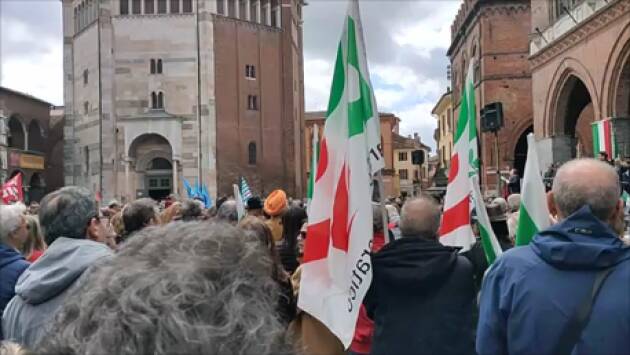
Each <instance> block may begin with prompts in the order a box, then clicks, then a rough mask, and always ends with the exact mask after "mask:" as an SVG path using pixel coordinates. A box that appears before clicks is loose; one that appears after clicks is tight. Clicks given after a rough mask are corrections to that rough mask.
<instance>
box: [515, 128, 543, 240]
mask: <svg viewBox="0 0 630 355" xmlns="http://www.w3.org/2000/svg"><path fill="white" fill-rule="evenodd" d="M549 225H550V220H549V209H548V208H547V194H546V193H545V185H544V184H543V180H542V175H541V170H540V164H539V163H538V152H537V151H536V140H535V139H534V134H533V133H530V134H528V135H527V162H526V163H525V173H524V175H523V187H522V189H521V206H520V208H519V212H518V226H517V228H516V245H527V244H529V242H530V241H531V240H532V238H533V237H534V235H536V234H537V233H538V232H540V231H541V230H543V229H546V228H547V227H549Z"/></svg>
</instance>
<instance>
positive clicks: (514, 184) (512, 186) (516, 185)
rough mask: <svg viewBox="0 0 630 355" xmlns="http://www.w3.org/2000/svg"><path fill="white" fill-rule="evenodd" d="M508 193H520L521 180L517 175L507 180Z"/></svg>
mask: <svg viewBox="0 0 630 355" xmlns="http://www.w3.org/2000/svg"><path fill="white" fill-rule="evenodd" d="M507 186H508V192H509V193H510V194H520V193H521V178H520V176H518V175H512V176H510V179H509V180H508V185H507Z"/></svg>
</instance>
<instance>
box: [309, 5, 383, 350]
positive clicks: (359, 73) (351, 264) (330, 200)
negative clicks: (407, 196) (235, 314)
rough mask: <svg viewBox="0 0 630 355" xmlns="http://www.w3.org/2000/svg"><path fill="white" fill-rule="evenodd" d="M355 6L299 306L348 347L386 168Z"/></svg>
mask: <svg viewBox="0 0 630 355" xmlns="http://www.w3.org/2000/svg"><path fill="white" fill-rule="evenodd" d="M364 43H365V42H364V40H363V31H362V27H361V19H360V15H359V3H358V1H357V0H351V1H350V2H349V6H348V12H347V16H346V20H345V24H344V29H343V32H342V36H341V41H340V43H339V47H338V50H337V60H336V63H335V69H334V74H333V82H332V88H331V93H330V100H329V105H328V112H327V115H326V121H325V125H324V131H323V136H322V139H321V143H320V154H319V160H318V164H317V169H316V174H314V175H315V182H314V186H313V195H312V200H311V204H310V206H309V209H310V210H309V216H308V229H307V238H306V245H305V250H304V263H303V264H302V278H301V282H300V294H299V297H298V306H299V307H300V309H302V310H304V311H305V312H307V313H309V314H310V315H312V316H314V317H315V318H317V319H318V320H319V321H321V322H322V323H323V324H325V325H326V326H327V327H328V329H330V331H331V332H332V333H333V334H335V336H337V337H338V338H339V339H340V340H341V342H342V343H343V344H344V346H345V347H346V348H347V347H349V346H350V343H351V342H352V337H353V335H354V329H355V325H356V321H357V317H358V314H359V313H358V312H359V308H360V306H361V302H362V300H363V298H364V296H365V294H366V292H367V290H368V288H369V286H370V283H371V281H372V265H371V260H370V251H371V250H370V242H371V240H372V234H373V233H372V206H371V201H370V200H371V196H372V186H371V181H372V176H373V174H372V173H373V172H375V171H378V170H379V169H380V168H382V167H383V159H382V156H381V155H380V152H379V149H378V148H379V147H378V146H379V144H380V132H379V122H378V111H377V109H376V102H375V100H374V94H373V90H372V85H371V83H370V77H369V73H368V70H367V60H366V55H365V45H364Z"/></svg>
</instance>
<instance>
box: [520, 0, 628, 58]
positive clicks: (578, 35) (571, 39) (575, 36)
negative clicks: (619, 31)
mask: <svg viewBox="0 0 630 355" xmlns="http://www.w3.org/2000/svg"><path fill="white" fill-rule="evenodd" d="M627 12H630V1H623V0H622V1H617V2H615V3H611V4H609V5H607V6H606V7H604V8H602V9H600V10H599V11H598V12H596V13H595V14H593V15H592V16H591V17H589V18H588V19H586V20H585V21H584V22H583V23H581V24H580V25H578V26H575V28H573V29H571V30H570V31H569V32H567V33H565V34H563V35H562V36H560V37H559V38H557V39H555V40H554V41H553V42H551V43H549V44H548V45H547V46H546V47H545V48H544V49H542V50H541V51H539V52H538V53H536V54H534V55H532V56H530V57H529V60H530V63H531V66H532V70H533V69H536V68H538V67H540V66H542V65H544V64H546V63H547V62H549V61H551V60H552V59H554V58H555V57H557V56H559V55H561V54H562V53H564V52H566V51H567V50H569V49H571V48H573V47H574V46H575V45H577V44H578V43H579V42H581V41H583V40H585V39H586V38H587V37H590V36H591V35H593V34H594V33H596V32H598V31H599V30H601V29H602V28H604V27H606V26H607V25H608V24H610V23H611V22H613V21H615V20H617V19H618V18H620V17H621V16H623V15H624V14H626V13H627Z"/></svg>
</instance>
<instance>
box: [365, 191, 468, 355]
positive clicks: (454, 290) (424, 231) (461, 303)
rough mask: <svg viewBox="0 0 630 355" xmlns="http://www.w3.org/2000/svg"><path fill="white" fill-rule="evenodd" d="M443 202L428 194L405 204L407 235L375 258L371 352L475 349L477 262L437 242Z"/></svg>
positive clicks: (403, 221) (369, 299) (403, 220)
mask: <svg viewBox="0 0 630 355" xmlns="http://www.w3.org/2000/svg"><path fill="white" fill-rule="evenodd" d="M440 216H441V211H440V206H439V205H438V204H437V203H436V202H435V200H433V198H432V197H429V196H420V197H417V198H414V199H411V200H408V201H407V202H406V203H405V205H404V206H403V208H402V211H401V218H400V230H401V234H402V237H401V238H400V239H398V240H395V241H392V242H390V243H388V244H386V245H385V246H384V247H383V248H382V249H381V250H380V251H379V252H378V253H376V254H373V256H372V268H373V269H372V270H373V277H372V284H371V285H370V289H369V291H368V293H367V295H366V297H365V300H364V304H365V306H366V310H367V315H368V316H369V317H370V318H371V319H373V320H374V323H375V330H374V338H373V341H372V349H371V354H404V353H408V352H409V351H413V352H414V353H417V354H422V353H424V354H471V353H473V352H474V333H473V318H472V315H473V308H474V299H475V293H474V285H473V275H472V272H473V270H472V266H471V264H470V262H469V261H468V260H467V259H466V258H465V257H463V256H459V255H458V249H457V248H452V247H446V246H443V245H442V244H440V243H439V241H438V234H437V232H438V228H439V225H440Z"/></svg>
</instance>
